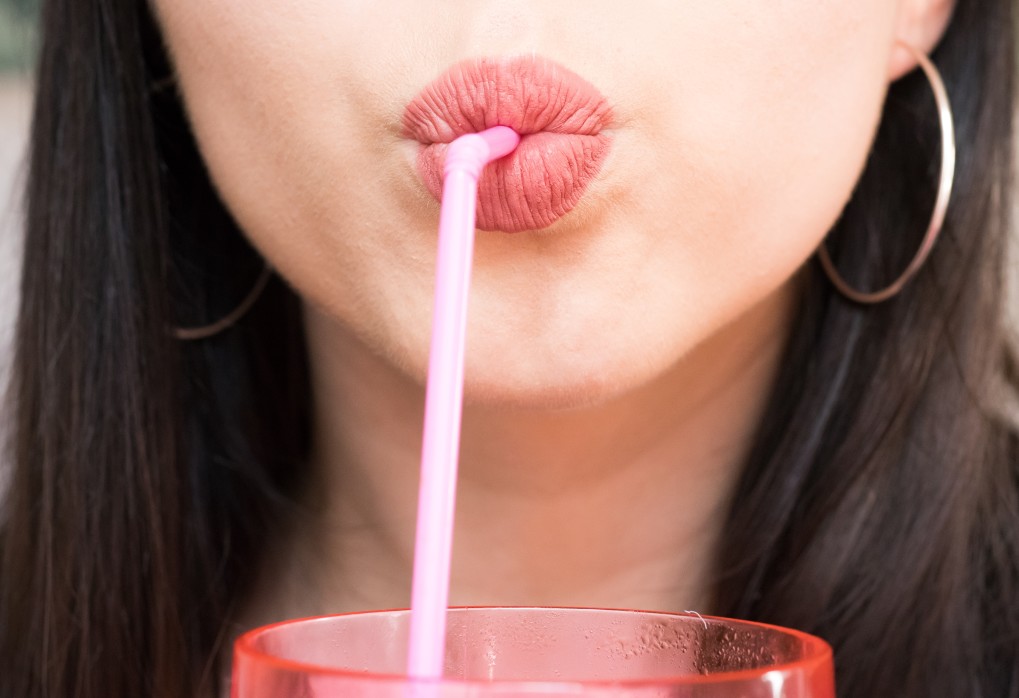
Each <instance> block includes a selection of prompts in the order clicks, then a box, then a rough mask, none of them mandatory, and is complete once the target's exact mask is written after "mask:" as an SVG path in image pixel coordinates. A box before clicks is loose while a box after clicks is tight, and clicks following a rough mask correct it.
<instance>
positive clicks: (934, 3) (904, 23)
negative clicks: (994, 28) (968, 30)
mask: <svg viewBox="0 0 1019 698" xmlns="http://www.w3.org/2000/svg"><path fill="white" fill-rule="evenodd" d="M954 9H955V0H902V1H901V2H900V4H899V13H898V20H897V21H896V26H895V36H894V37H893V38H894V40H895V45H894V46H893V47H892V53H891V55H890V58H889V61H888V79H889V81H892V82H894V81H895V80H898V79H899V78H901V77H902V76H903V75H906V74H907V73H909V72H911V71H912V70H913V69H914V68H916V66H917V62H916V58H915V57H914V56H913V54H912V53H911V52H910V51H909V49H907V48H906V47H904V46H903V45H902V44H908V45H909V46H913V47H914V48H916V49H917V50H918V51H921V52H922V53H925V54H928V55H929V54H930V53H931V52H932V51H933V50H934V48H935V47H936V46H937V45H938V42H939V41H941V37H942V36H944V34H945V30H946V29H947V28H948V25H949V23H950V22H951V19H952V12H953V10H954Z"/></svg>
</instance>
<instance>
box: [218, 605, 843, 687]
mask: <svg viewBox="0 0 1019 698" xmlns="http://www.w3.org/2000/svg"><path fill="white" fill-rule="evenodd" d="M409 621H410V612H409V611H373V612H370V613H355V614H349V615H340V616H324V617H321V618H308V619H304V620H293V621H286V622H283V623H278V624H276V625H269V626H266V627H264V628H258V629H256V630H252V631H250V632H248V633H246V634H245V635H242V636H241V637H240V638H239V639H238V640H237V642H236V644H235V647H234V666H233V681H232V688H231V696H232V698H339V697H341V696H356V697H359V698H419V697H422V696H424V697H427V698H468V697H469V698H489V697H493V698H495V697H497V698H507V697H508V696H517V695H519V696H528V697H531V696H557V697H561V696H563V695H564V694H570V695H576V696H585V697H587V696H590V697H591V698H608V697H609V696H612V697H614V698H651V697H652V696H654V697H660V696H669V697H670V698H672V697H675V698H733V697H736V696H739V697H740V698H758V697H759V698H834V696H835V687H834V674H833V668H832V652H831V648H830V647H829V646H828V644H827V643H825V642H824V641H823V640H821V639H819V638H816V637H813V636H811V635H807V634H805V633H801V632H798V631H795V630H789V629H786V628H779V627H776V626H770V625H762V624H759V623H749V622H745V621H735V620H729V619H725V618H713V617H708V616H705V617H703V618H702V617H700V616H697V615H696V614H670V613H652V612H643V611H613V610H597V609H556V608H455V609H450V611H449V616H448V624H447V633H446V637H447V640H446V661H445V672H444V677H443V679H442V680H439V681H436V680H415V679H410V678H408V677H407V676H406V674H405V668H406V659H407V643H408V626H409Z"/></svg>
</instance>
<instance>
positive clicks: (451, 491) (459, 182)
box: [407, 126, 520, 678]
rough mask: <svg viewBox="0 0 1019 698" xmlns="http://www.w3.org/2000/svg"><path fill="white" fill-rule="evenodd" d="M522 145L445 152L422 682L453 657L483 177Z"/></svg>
mask: <svg viewBox="0 0 1019 698" xmlns="http://www.w3.org/2000/svg"><path fill="white" fill-rule="evenodd" d="M519 142H520V136H519V135H517V133H516V132H515V131H513V130H512V129H510V128H508V127H506V126H495V127H494V128H490V129H488V130H487V131H482V132H481V133H471V134H467V135H464V136H460V137H459V138H457V139H456V140H455V141H453V142H452V143H450V145H449V149H448V150H447V151H446V160H445V164H444V167H443V187H442V209H441V213H440V216H439V250H438V259H437V264H436V272H435V273H436V281H435V303H434V306H433V310H432V314H433V316H432V347H431V355H430V357H429V365H428V388H427V393H426V398H425V426H424V439H423V441H422V446H421V489H420V492H419V494H418V518H417V539H416V541H415V545H414V588H413V594H412V597H411V621H410V648H409V653H408V658H407V674H408V675H409V676H412V677H416V678H440V677H441V676H442V667H443V659H444V657H445V653H446V607H447V605H448V602H449V566H450V559H451V554H452V549H453V509H454V506H455V503H456V471H457V460H458V456H459V451H460V416H461V412H462V409H463V374H464V337H465V334H466V329H467V292H468V289H469V287H470V280H471V260H472V257H473V254H474V225H475V211H476V207H477V196H478V177H480V176H481V169H482V168H483V167H484V166H485V165H487V164H488V163H490V162H492V161H493V160H497V159H499V158H501V157H503V156H504V155H508V154H509V153H511V152H513V150H514V149H515V148H516V147H517V144H518V143H519Z"/></svg>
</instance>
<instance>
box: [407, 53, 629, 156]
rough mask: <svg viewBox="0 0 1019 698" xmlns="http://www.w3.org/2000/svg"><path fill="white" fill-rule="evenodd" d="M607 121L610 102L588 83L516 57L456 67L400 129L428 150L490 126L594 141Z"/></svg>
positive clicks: (417, 100)
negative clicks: (571, 136) (585, 137)
mask: <svg viewBox="0 0 1019 698" xmlns="http://www.w3.org/2000/svg"><path fill="white" fill-rule="evenodd" d="M611 121H612V108H611V106H610V104H609V102H608V100H607V99H606V98H605V96H604V95H602V94H601V92H599V91H598V89H597V88H595V87H594V86H593V85H592V84H591V83H589V82H588V81H587V80H585V79H584V78H582V77H580V76H579V75H577V74H576V73H574V72H573V71H571V70H569V69H568V68H566V67H564V66H562V65H560V64H559V63H557V62H555V61H553V60H551V59H548V58H544V57H540V56H514V57H508V58H479V59H469V60H465V61H461V62H459V63H457V64H455V65H454V66H452V67H451V68H450V69H449V70H447V71H446V72H445V73H443V74H442V75H440V76H439V77H438V78H436V79H435V80H433V81H432V82H431V83H429V84H428V85H427V86H426V87H425V88H424V89H423V90H421V92H420V93H418V94H417V95H416V96H415V97H414V98H413V99H412V100H411V101H410V102H409V103H408V105H407V107H406V109H405V110H404V114H403V130H404V136H405V137H407V138H411V139H413V140H416V141H419V142H421V143H423V144H426V145H429V144H432V143H450V142H452V141H453V140H455V139H456V138H457V137H458V136H461V135H463V134H465V133H476V132H479V131H483V130H485V129H486V128H490V127H492V126H509V127H510V128H512V129H513V130H515V131H517V132H518V133H520V134H521V135H528V134H533V133H540V132H548V133H559V134H575V135H585V136H594V135H597V134H599V133H600V132H601V131H602V130H603V129H606V128H609V127H610V125H611Z"/></svg>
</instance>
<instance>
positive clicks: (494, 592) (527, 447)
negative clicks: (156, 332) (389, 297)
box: [251, 289, 790, 622]
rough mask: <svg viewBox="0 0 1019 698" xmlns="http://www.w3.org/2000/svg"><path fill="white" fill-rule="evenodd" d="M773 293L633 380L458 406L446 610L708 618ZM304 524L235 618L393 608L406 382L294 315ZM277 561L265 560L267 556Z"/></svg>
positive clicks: (405, 510) (758, 409)
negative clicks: (302, 339)
mask: <svg viewBox="0 0 1019 698" xmlns="http://www.w3.org/2000/svg"><path fill="white" fill-rule="evenodd" d="M789 307H790V303H789V290H788V289H782V290H781V291H779V292H777V293H776V294H774V295H773V296H772V297H769V298H768V299H766V300H765V301H764V302H763V303H762V304H760V305H758V306H757V307H755V308H753V309H752V310H751V311H749V312H748V313H746V314H745V315H744V316H742V317H740V318H739V319H738V320H737V321H735V322H733V323H731V324H730V325H729V326H727V327H726V328H723V329H722V330H720V331H719V332H717V333H716V334H715V335H714V336H712V337H711V338H710V339H709V340H707V341H706V342H705V343H703V344H702V345H700V346H699V347H698V348H696V349H695V350H693V351H692V352H691V353H689V354H688V355H687V356H685V357H684V358H683V359H682V360H680V361H679V362H677V363H676V364H675V365H674V366H672V367H671V368H670V369H669V370H668V371H666V372H665V373H663V374H661V375H660V376H659V377H657V378H656V379H655V380H654V381H652V382H651V383H648V384H646V385H643V386H641V387H639V388H636V389H634V390H632V391H630V392H628V393H626V394H623V395H619V396H615V397H613V398H612V399H609V400H606V401H603V402H600V403H598V404H594V405H589V406H585V407H578V408H573V409H569V410H563V409H541V408H528V409H523V408H519V407H498V406H491V405H473V404H467V405H466V406H465V409H464V418H463V432H462V441H461V457H460V476H459V483H458V494H457V510H456V528H455V538H454V554H453V566H452V582H451V589H450V603H451V604H452V605H543V606H548V605H564V606H595V607H631V608H648V609H661V610H686V609H693V610H699V611H701V612H710V611H711V608H710V601H711V586H712V578H713V573H714V558H715V555H714V553H715V551H716V550H717V547H718V544H719V538H720V533H721V530H722V527H723V524H724V522H725V517H726V516H727V513H728V507H729V502H730V498H731V495H732V492H733V490H734V488H735V485H736V482H737V479H738V477H739V474H740V470H741V466H742V463H743V461H744V459H745V457H746V455H747V451H748V449H749V447H750V442H751V439H752V437H753V435H754V433H755V430H756V426H757V424H758V422H759V420H760V417H761V413H762V410H763V409H764V403H765V400H766V397H767V395H768V393H769V391H770V388H771V383H772V380H773V377H774V375H775V373H776V368H777V364H778V361H779V359H780V354H781V350H782V347H783V344H784V339H785V331H784V330H785V328H786V327H787V325H788V322H787V315H788V309H789ZM306 323H307V332H308V341H309V347H310V353H311V362H312V367H313V384H314V385H315V403H314V413H315V425H314V433H315V435H316V437H315V446H314V450H313V458H312V464H311V465H312V477H311V479H310V486H309V489H308V491H309V496H308V497H307V503H308V507H307V508H306V517H307V518H306V520H303V521H301V522H299V523H298V524H297V525H296V526H295V527H294V529H293V530H294V533H293V534H291V535H288V536H285V537H284V539H283V540H282V541H281V546H280V551H281V552H280V553H279V554H278V555H274V556H272V559H271V560H270V562H269V566H270V568H271V569H274V570H280V569H283V570H287V572H285V573H280V572H277V573H273V574H267V575H265V576H264V578H263V585H262V588H261V590H260V591H256V595H255V599H254V607H253V609H252V610H253V613H252V615H253V617H252V618H251V620H252V621H253V622H262V621H266V620H274V619H277V618H280V617H293V616H303V615H314V614H320V613H336V612H345V611H353V610H364V609H372V608H397V607H406V606H408V605H409V600H410V580H411V575H412V566H413V541H414V525H415V512H416V509H417V483H418V468H419V454H420V440H421V425H422V420H423V404H424V393H423V387H422V386H421V385H420V384H418V383H416V382H414V381H412V380H411V379H409V378H408V377H407V376H406V375H405V374H403V373H401V372H399V371H398V370H396V369H395V368H394V367H392V366H391V365H390V364H389V363H387V362H385V361H384V360H382V359H380V358H378V357H377V356H375V355H373V354H372V353H371V352H369V351H368V350H367V349H366V348H365V347H364V345H363V344H361V343H360V342H359V341H358V340H356V339H354V338H353V337H351V336H350V335H349V334H348V333H347V332H346V331H345V330H344V329H342V328H341V327H339V326H338V325H336V324H335V323H334V322H333V321H332V320H331V319H329V318H328V317H326V316H324V315H322V314H319V313H318V312H316V311H314V310H313V309H310V308H309V309H307V310H306ZM281 563H282V564H281Z"/></svg>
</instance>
